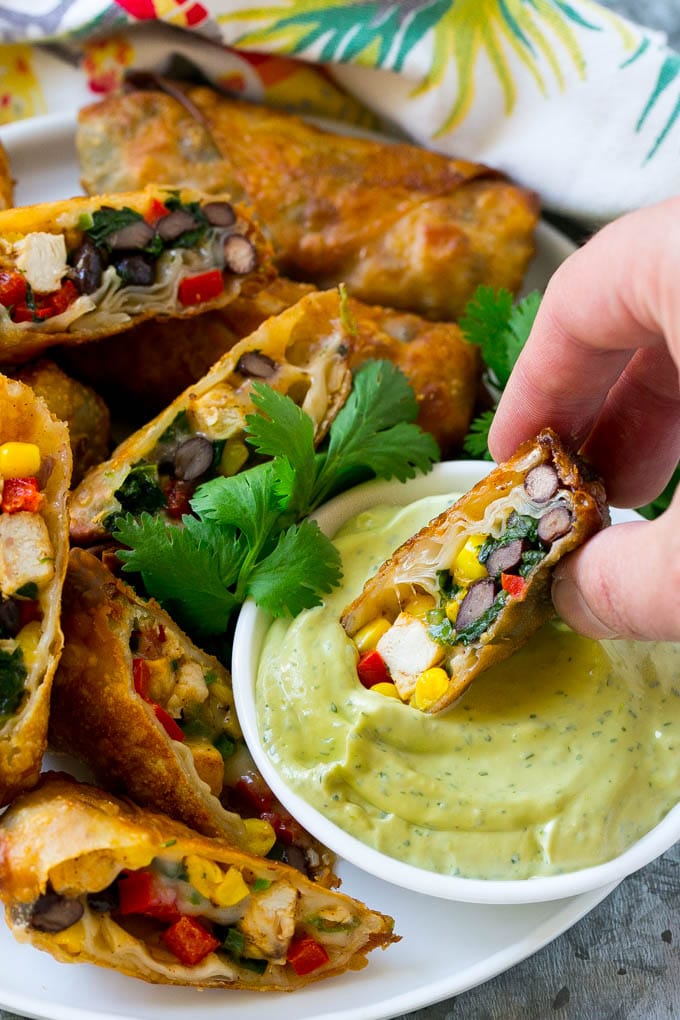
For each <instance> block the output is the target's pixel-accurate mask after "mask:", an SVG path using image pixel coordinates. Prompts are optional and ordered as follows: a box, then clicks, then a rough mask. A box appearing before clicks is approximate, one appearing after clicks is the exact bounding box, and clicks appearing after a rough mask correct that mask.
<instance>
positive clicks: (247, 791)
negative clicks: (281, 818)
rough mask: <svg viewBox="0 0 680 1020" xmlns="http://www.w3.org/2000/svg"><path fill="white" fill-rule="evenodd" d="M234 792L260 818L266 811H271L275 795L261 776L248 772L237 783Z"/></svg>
mask: <svg viewBox="0 0 680 1020" xmlns="http://www.w3.org/2000/svg"><path fill="white" fill-rule="evenodd" d="M234 790H235V792H236V794H237V795H238V797H239V799H240V800H242V801H243V802H244V803H245V804H246V805H247V806H248V807H249V808H250V809H251V810H254V811H256V812H257V814H258V817H260V816H261V815H262V814H263V813H264V812H265V811H270V810H271V807H272V804H273V803H274V794H273V793H272V791H271V790H270V789H269V787H268V786H267V784H266V783H265V781H264V779H263V778H262V777H261V776H258V775H255V773H253V772H246V773H245V775H243V776H241V778H240V779H239V780H238V781H237V782H236V783H235V785H234Z"/></svg>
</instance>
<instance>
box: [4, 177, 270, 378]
mask: <svg viewBox="0 0 680 1020" xmlns="http://www.w3.org/2000/svg"><path fill="white" fill-rule="evenodd" d="M171 194H172V195H173V196H177V198H179V200H180V201H181V202H182V203H185V204H190V203H199V204H200V203H201V202H205V201H206V196H205V194H204V193H203V192H201V191H199V190H197V189H192V188H183V189H169V188H160V187H157V186H155V185H152V184H149V185H148V186H147V187H146V188H144V189H143V190H138V191H131V192H128V193H124V194H115V195H97V196H94V197H89V198H85V197H81V196H79V197H76V198H70V199H65V200H63V201H59V202H46V203H44V204H42V205H32V206H23V207H21V208H18V209H6V210H4V211H2V212H0V265H1V266H2V268H3V269H6V270H12V269H16V268H17V257H18V256H17V252H16V249H15V245H16V244H17V242H23V241H24V240H25V238H26V237H28V236H29V235H36V234H53V235H61V236H63V237H64V239H65V241H66V248H67V250H68V251H69V252H70V251H71V250H72V249H75V248H76V246H77V245H79V244H80V243H81V241H82V238H83V229H84V228H83V223H84V222H86V220H87V218H88V216H92V214H93V213H95V212H97V211H98V210H101V209H102V208H104V207H106V208H109V209H115V210H121V209H123V208H129V209H132V210H133V211H135V212H138V213H140V214H141V215H142V216H147V215H149V214H150V210H152V209H153V207H154V206H153V204H154V203H160V204H161V205H162V204H163V202H164V200H167V199H168V197H169V196H170V195H171ZM210 201H221V202H229V201H230V198H229V196H228V195H224V194H222V195H211V196H210ZM234 210H235V213H236V223H235V228H234V229H235V232H237V233H239V234H241V235H242V236H244V237H246V238H247V239H248V241H249V242H250V243H251V244H252V246H253V247H254V249H255V253H256V267H255V268H254V269H253V270H252V271H251V272H247V273H243V274H241V273H236V272H232V271H231V270H229V269H228V268H225V269H224V270H223V271H222V278H223V283H224V288H223V290H222V292H221V293H220V294H219V295H218V296H216V297H211V298H210V299H209V300H203V301H197V302H196V303H191V304H184V303H182V301H181V300H180V298H179V296H178V293H177V280H178V279H179V280H182V279H183V278H187V277H191V276H198V275H200V274H201V273H202V272H207V271H210V270H212V269H214V268H215V266H213V265H212V264H210V265H209V264H208V262H209V261H210V259H208V258H207V256H206V259H204V260H203V261H198V262H196V263H195V264H194V263H192V264H191V266H190V265H189V263H188V262H186V261H185V260H186V259H187V258H189V255H190V253H191V254H193V253H194V252H197V251H198V250H199V247H200V246H199V244H198V242H197V243H196V244H195V245H189V246H187V247H185V246H183V245H178V246H176V247H173V246H172V244H170V245H169V246H168V248H167V250H166V254H164V255H163V256H161V258H160V259H159V260H158V262H157V263H156V265H157V266H159V265H160V263H161V260H162V259H163V258H165V259H166V262H165V263H164V264H165V267H166V268H165V269H164V270H163V271H162V273H161V271H160V270H159V269H158V268H157V270H156V274H157V279H156V282H155V284H154V285H153V286H148V287H143V286H136V287H134V286H125V285H124V286H121V287H119V288H118V289H117V290H115V292H114V290H113V289H112V287H113V284H112V283H111V281H109V284H106V285H105V284H102V286H100V287H99V288H98V290H96V291H94V292H93V295H94V297H93V296H92V295H91V294H80V295H79V296H78V298H77V299H76V301H74V302H71V304H70V305H69V307H68V308H67V309H66V310H65V311H64V313H63V314H64V315H66V314H71V312H72V310H73V308H74V307H75V306H76V305H77V303H78V302H86V303H87V301H89V302H90V305H91V306H92V307H91V308H90V307H89V305H88V306H87V307H88V309H89V311H88V310H85V311H83V313H82V315H79V316H77V317H76V318H74V319H73V321H72V322H70V323H66V322H64V321H63V320H62V315H55V316H52V317H44V318H43V319H41V320H40V321H37V322H36V321H28V322H14V321H13V320H12V318H11V316H10V314H9V312H8V311H7V310H6V309H5V308H4V306H0V310H2V315H1V316H0V362H1V363H5V364H9V363H16V362H23V361H28V360H30V359H31V358H32V357H34V356H35V355H36V354H38V353H40V352H41V351H43V350H44V349H45V348H47V347H51V346H55V345H59V344H69V345H70V344H78V343H84V342H87V341H91V340H98V339H100V338H102V337H106V336H111V335H112V334H115V333H120V332H123V331H125V330H127V329H130V328H131V327H132V326H134V325H136V324H138V323H140V322H144V321H146V320H148V319H152V318H157V317H159V316H161V317H168V318H172V319H176V320H181V319H183V318H187V317H192V316H195V315H198V314H200V313H201V312H205V311H208V310H210V309H212V308H221V307H223V306H224V305H225V304H227V303H228V302H229V301H232V300H234V298H236V297H238V296H239V295H241V294H251V293H254V292H255V291H257V290H258V289H259V288H260V287H262V286H264V284H265V283H267V282H268V281H269V280H271V279H272V278H273V276H274V270H273V268H272V264H271V250H270V247H269V245H268V243H267V242H266V241H265V239H264V237H263V235H262V234H261V232H260V230H259V228H258V227H257V225H256V224H255V222H254V221H253V219H252V218H251V216H250V214H249V212H248V211H247V210H246V209H245V207H244V206H242V205H235V206H234ZM169 255H175V256H177V258H180V259H182V268H181V270H179V271H178V272H179V276H177V275H176V273H175V272H174V271H172V270H171V268H170V266H169V259H168V256H169ZM204 262H205V264H203V263H204ZM109 268H110V267H109ZM107 271H108V270H105V272H107ZM67 276H68V274H66V275H65V276H64V277H63V279H67ZM173 281H174V282H173ZM154 287H155V288H156V290H154ZM133 292H134V294H133ZM123 295H127V297H126V299H125V300H126V302H127V301H128V299H129V300H130V301H131V302H132V304H130V305H129V307H128V306H127V305H126V306H125V307H123V306H121V301H122V299H123ZM79 307H80V306H79ZM82 308H83V309H85V305H82ZM81 320H82V321H81Z"/></svg>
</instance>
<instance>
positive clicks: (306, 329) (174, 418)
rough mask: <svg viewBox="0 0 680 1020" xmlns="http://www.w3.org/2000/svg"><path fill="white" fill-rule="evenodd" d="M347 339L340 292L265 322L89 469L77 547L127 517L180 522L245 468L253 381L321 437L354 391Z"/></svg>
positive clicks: (75, 502) (77, 496)
mask: <svg viewBox="0 0 680 1020" xmlns="http://www.w3.org/2000/svg"><path fill="white" fill-rule="evenodd" d="M349 336H350V333H349V329H348V325H347V322H346V317H344V316H343V314H342V308H341V302H340V298H339V296H338V294H337V292H335V291H327V292H324V293H312V294H309V295H308V296H307V297H305V298H303V299H302V301H299V302H298V303H297V304H296V305H294V306H293V307H292V308H289V309H287V310H286V311H285V312H283V313H282V314H281V315H278V316H276V317H274V318H271V319H267V321H266V322H264V323H263V324H262V326H260V328H259V329H257V330H256V331H255V332H254V333H252V334H251V335H250V336H249V337H247V338H246V339H244V340H241V341H240V342H239V343H238V344H236V345H235V346H234V347H233V348H232V349H231V350H230V351H228V352H227V353H226V354H225V355H224V356H223V357H222V358H221V359H220V360H219V361H218V362H217V363H216V364H215V365H214V366H213V367H212V368H211V370H210V371H209V372H208V374H207V375H205V376H203V378H202V379H200V380H199V381H198V382H197V383H196V384H195V385H194V386H191V387H189V389H187V390H185V391H184V393H182V394H181V395H180V396H179V397H177V399H176V400H174V401H173V402H172V404H170V406H169V407H167V408H166V409H165V410H164V411H163V412H162V413H161V414H159V415H158V416H157V417H156V418H154V419H153V421H151V422H150V423H149V424H148V425H146V426H145V427H143V428H141V429H139V430H138V431H137V432H134V433H133V434H132V435H131V436H130V437H129V438H128V439H126V440H125V441H124V442H123V443H121V445H120V446H119V447H117V449H116V450H114V452H113V455H112V457H111V458H110V460H108V461H105V462H104V463H103V464H101V465H99V467H97V468H94V469H93V470H92V471H90V473H89V474H88V475H87V476H86V477H85V478H84V479H83V481H82V482H81V483H80V485H79V486H78V488H77V489H76V490H75V492H74V495H73V499H72V503H71V537H72V538H73V540H74V541H75V542H78V543H80V544H85V543H88V542H94V541H97V540H98V539H101V538H103V537H104V536H105V535H107V534H109V533H110V531H111V528H112V525H113V524H114V523H115V517H116V515H117V514H120V513H121V512H130V513H141V512H142V511H143V510H147V511H149V512H156V513H163V514H167V515H169V516H170V517H175V518H179V517H181V516H182V514H184V513H187V512H188V500H189V498H190V496H191V495H192V494H193V491H194V489H195V488H196V486H197V485H198V484H200V483H201V482H203V481H207V480H208V479H209V478H212V477H214V476H215V475H217V474H223V475H230V474H235V473H236V472H237V471H239V470H240V469H241V468H243V467H244V466H246V465H247V464H248V461H249V458H250V453H251V451H250V448H249V447H247V446H246V444H245V442H244V440H243V437H244V430H245V419H246V415H247V414H249V413H252V412H253V410H254V406H253V403H252V386H253V382H264V383H266V384H267V385H269V386H271V387H273V388H274V389H276V390H278V391H279V392H282V393H286V394H288V395H289V396H290V397H291V398H292V399H293V400H295V401H296V403H298V404H299V406H301V407H302V409H303V410H304V411H306V412H307V414H309V416H310V417H311V418H312V420H313V422H314V427H315V438H316V439H317V440H319V439H320V438H322V437H323V436H324V435H325V433H326V431H327V429H328V427H329V425H330V423H331V421H332V420H333V418H334V417H335V415H336V413H337V411H338V410H339V409H340V408H341V407H342V405H343V404H344V402H345V399H346V397H347V394H348V393H349V390H350V387H351V375H350V370H349V367H348V352H349V346H348V343H347V342H346V341H347V338H348V337H349ZM189 444H190V445H189Z"/></svg>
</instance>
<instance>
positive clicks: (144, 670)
mask: <svg viewBox="0 0 680 1020" xmlns="http://www.w3.org/2000/svg"><path fill="white" fill-rule="evenodd" d="M132 682H133V684H134V685H135V690H136V691H137V694H139V696H140V698H143V699H144V701H146V702H147V704H149V705H151V707H152V708H153V710H154V714H155V716H156V718H157V719H158V721H159V723H160V724H161V726H162V727H163V729H164V730H165V732H166V733H167V735H168V736H169V737H171V738H172V739H173V740H180V741H182V740H184V731H183V730H182V727H181V726H179V725H178V723H176V722H175V720H174V719H173V718H172V716H171V715H170V713H169V712H166V711H165V709H164V708H163V706H162V705H159V704H158V702H157V701H154V700H153V698H152V697H150V695H149V683H150V682H151V673H150V670H149V665H148V663H147V661H146V659H140V658H135V659H133V660H132Z"/></svg>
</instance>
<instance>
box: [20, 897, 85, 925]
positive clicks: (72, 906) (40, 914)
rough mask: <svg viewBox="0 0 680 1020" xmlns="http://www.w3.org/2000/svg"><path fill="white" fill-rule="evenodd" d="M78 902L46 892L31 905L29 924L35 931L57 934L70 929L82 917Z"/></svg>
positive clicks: (80, 906) (82, 911) (81, 909)
mask: <svg viewBox="0 0 680 1020" xmlns="http://www.w3.org/2000/svg"><path fill="white" fill-rule="evenodd" d="M83 913H84V907H83V905H82V903H81V902H80V900H71V899H69V898H68V897H67V896H60V895H59V894H58V893H54V892H47V893H43V895H42V896H39V897H38V899H37V900H36V901H35V903H34V904H33V908H32V910H31V916H30V919H29V924H30V926H31V928H35V929H36V931H46V932H58V931H64V930H65V929H66V928H70V927H71V925H72V924H75V923H76V921H79V920H80V918H81V917H82V916H83Z"/></svg>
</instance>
